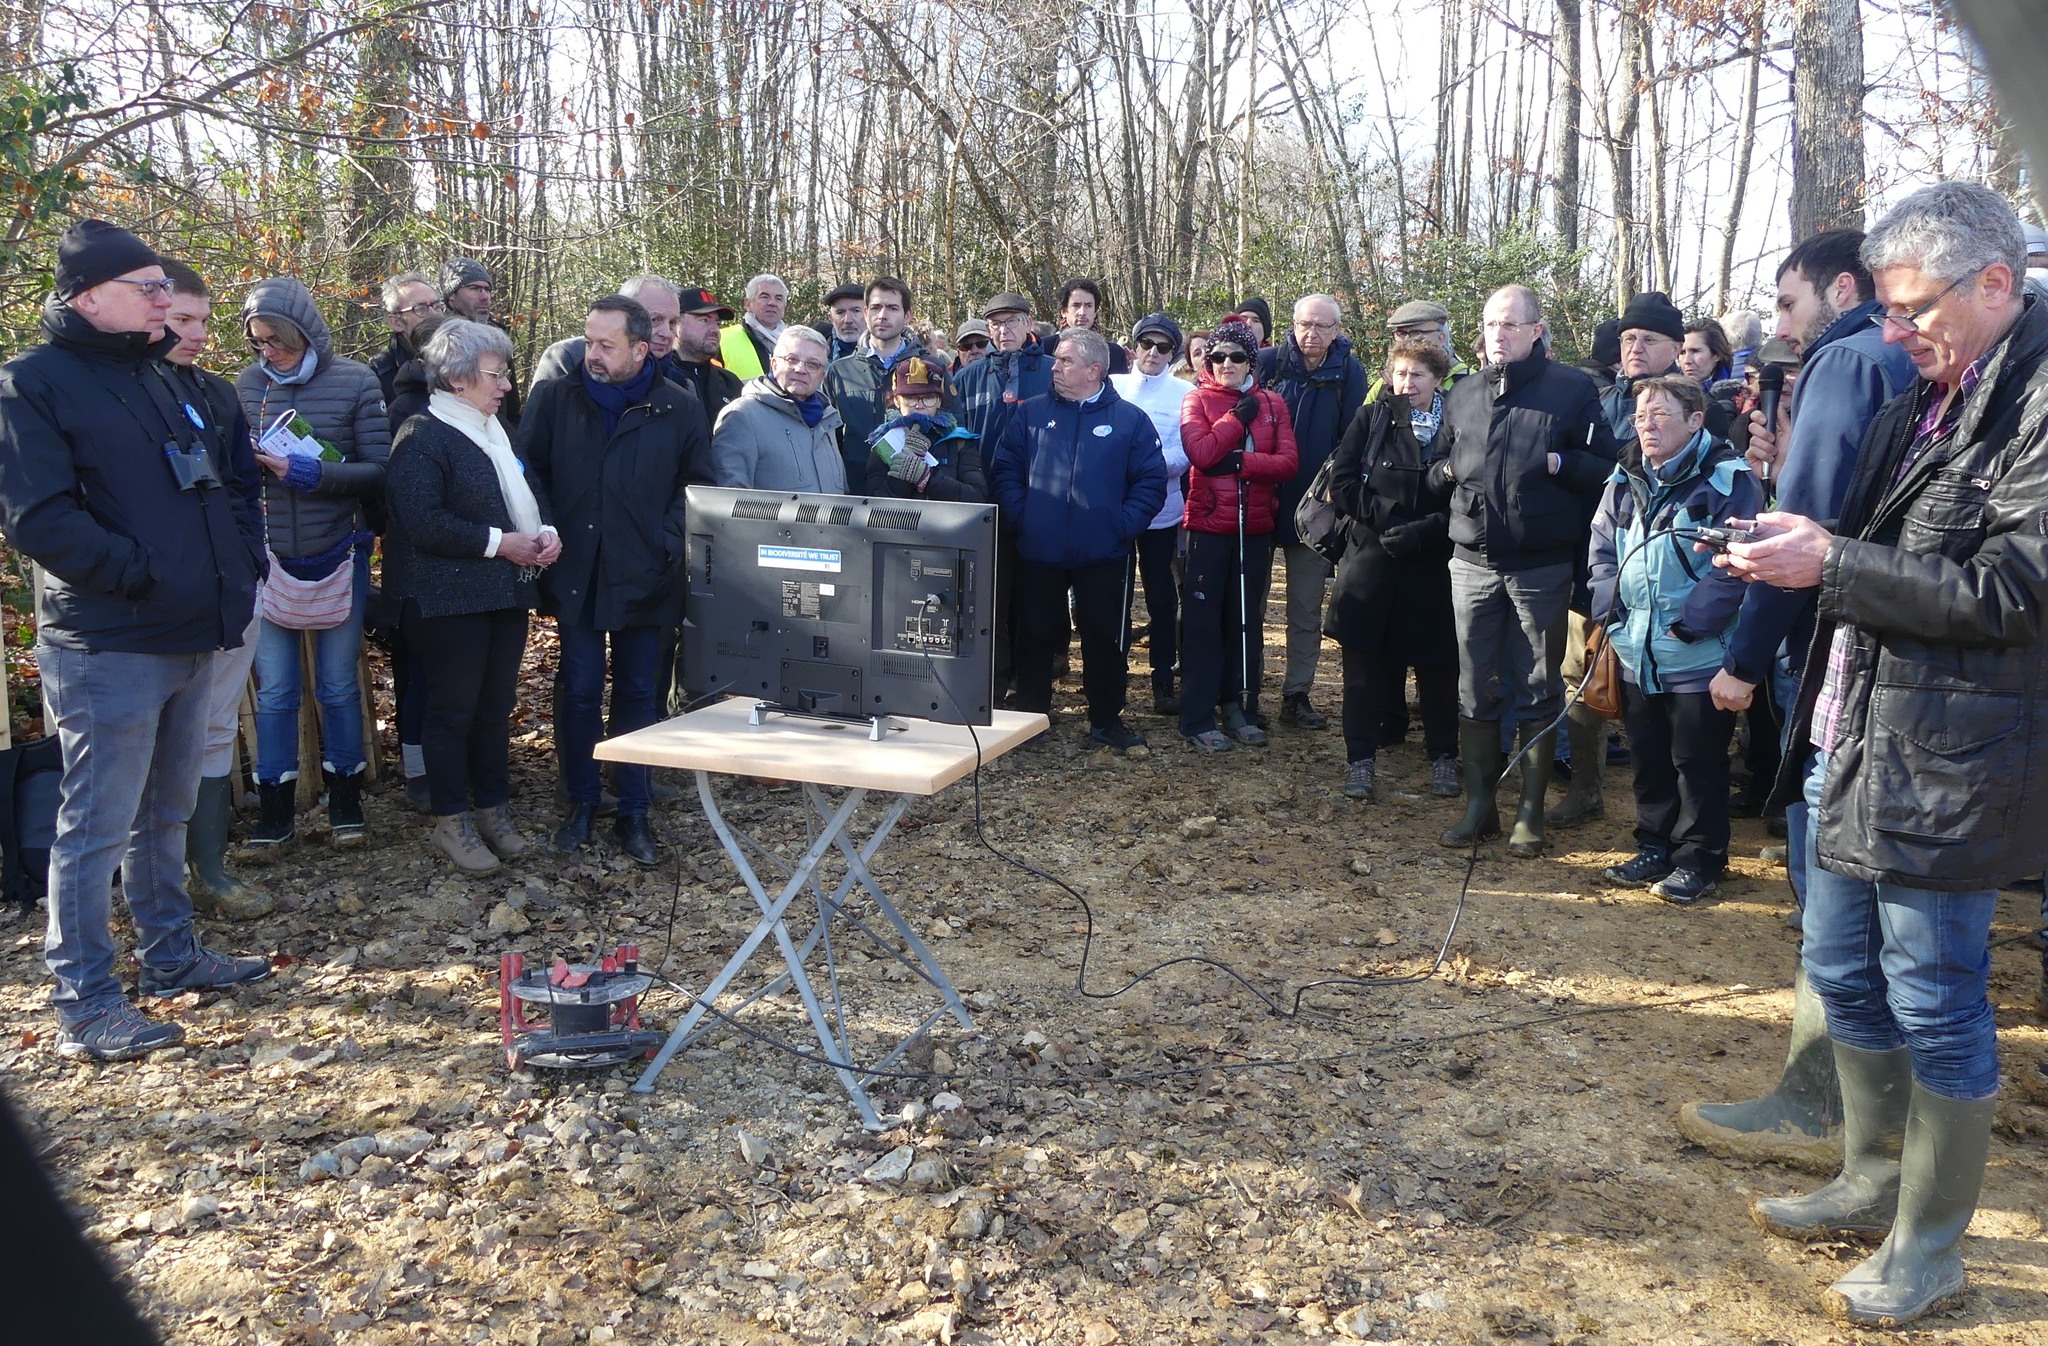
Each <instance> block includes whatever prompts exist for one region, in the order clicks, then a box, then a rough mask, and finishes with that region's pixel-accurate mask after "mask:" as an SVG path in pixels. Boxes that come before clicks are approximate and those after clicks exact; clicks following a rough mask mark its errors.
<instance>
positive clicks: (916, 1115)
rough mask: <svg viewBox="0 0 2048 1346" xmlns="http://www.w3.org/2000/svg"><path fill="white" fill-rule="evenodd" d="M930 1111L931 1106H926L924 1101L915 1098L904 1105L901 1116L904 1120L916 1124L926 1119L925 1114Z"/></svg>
mask: <svg viewBox="0 0 2048 1346" xmlns="http://www.w3.org/2000/svg"><path fill="white" fill-rule="evenodd" d="M930 1111H931V1109H930V1108H928V1107H926V1106H925V1105H924V1104H923V1103H920V1102H919V1101H918V1100H916V1099H914V1098H913V1099H911V1100H910V1101H909V1102H908V1103H905V1104H904V1105H903V1111H902V1113H901V1116H902V1118H903V1120H904V1121H906V1122H909V1123H910V1124H911V1125H912V1126H915V1125H917V1124H918V1123H919V1122H921V1121H923V1120H924V1119H925V1115H926V1114H927V1113H929V1112H930Z"/></svg>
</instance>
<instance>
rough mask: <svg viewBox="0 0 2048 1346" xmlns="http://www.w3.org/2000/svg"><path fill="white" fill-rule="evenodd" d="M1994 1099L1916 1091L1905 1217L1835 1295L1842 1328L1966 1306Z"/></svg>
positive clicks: (1903, 1166) (1833, 1306)
mask: <svg viewBox="0 0 2048 1346" xmlns="http://www.w3.org/2000/svg"><path fill="white" fill-rule="evenodd" d="M1997 1104H1998V1100H1997V1099H1995V1098H1971V1099H1958V1098H1944V1097H1942V1096H1941V1095H1940V1094H1936V1093H1930V1092H1929V1091H1928V1090H1926V1089H1924V1088H1922V1087H1921V1086H1920V1085H1919V1084H1915V1085H1914V1086H1913V1088H1912V1103H1911V1105H1910V1107H1909V1108H1908V1111H1907V1113H1906V1139H1905V1149H1904V1152H1903V1154H1902V1155H1901V1157H1900V1163H1899V1194H1898V1202H1899V1205H1898V1217H1897V1218H1896V1219H1895V1220H1894V1221H1893V1222H1892V1231H1891V1233H1890V1234H1889V1235H1888V1236H1886V1238H1885V1241H1884V1242H1883V1243H1882V1244H1880V1245H1879V1246H1878V1250H1877V1251H1876V1252H1874V1253H1872V1254H1871V1255H1870V1256H1869V1257H1867V1258H1865V1259H1864V1260H1863V1261H1862V1262H1861V1263H1859V1264H1858V1265H1857V1267H1856V1269H1855V1270H1853V1271H1851V1272H1850V1273H1849V1274H1848V1275H1846V1276H1844V1277H1842V1279H1840V1280H1838V1281H1836V1282H1835V1283H1834V1284H1833V1285H1831V1286H1829V1287H1828V1290H1827V1293H1826V1294H1825V1295H1823V1296H1821V1306H1822V1307H1823V1308H1825V1309H1826V1310H1827V1311H1828V1315H1829V1316H1830V1317H1833V1318H1839V1319H1841V1320H1842V1321H1843V1322H1848V1323H1861V1324H1863V1325H1864V1326H1867V1327H1897V1326H1899V1325H1900V1324H1901V1323H1910V1322H1912V1321H1913V1320H1914V1319H1916V1318H1921V1317H1925V1316H1926V1315H1927V1314H1929V1313H1932V1312H1933V1311H1934V1310H1936V1309H1939V1308H1946V1307H1947V1306H1949V1305H1950V1304H1953V1303H1956V1302H1957V1301H1959V1300H1960V1299H1961V1298H1962V1293H1963V1279H1964V1278H1963V1251H1962V1243H1963V1231H1964V1230H1965V1229H1967V1228H1969V1225H1970V1216H1971V1214H1972V1213H1974V1212H1975V1211H1976V1209H1977V1197H1978V1195H1979V1194H1980V1193H1981V1192H1982V1191H1983V1189H1984V1162H1985V1159H1986V1158H1987V1157H1988V1156H1989V1154H1990V1151H1991V1117H1992V1113H1993V1112H1994V1111H1995V1110H1996V1108H1997Z"/></svg>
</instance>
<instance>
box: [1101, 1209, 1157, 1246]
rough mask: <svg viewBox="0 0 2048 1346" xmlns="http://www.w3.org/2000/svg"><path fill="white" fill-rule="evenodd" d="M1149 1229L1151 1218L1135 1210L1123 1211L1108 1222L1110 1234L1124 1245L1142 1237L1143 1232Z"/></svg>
mask: <svg viewBox="0 0 2048 1346" xmlns="http://www.w3.org/2000/svg"><path fill="white" fill-rule="evenodd" d="M1151 1227H1152V1220H1151V1217H1150V1216H1148V1215H1146V1214H1145V1212H1144V1211H1142V1210H1138V1209H1136V1208H1133V1209H1131V1210H1127V1211H1125V1212H1124V1213H1123V1214H1121V1215H1119V1216H1117V1217H1116V1218H1115V1219H1113V1220H1111V1221H1110V1222H1109V1228H1110V1232H1111V1233H1113V1234H1115V1235H1116V1237H1117V1241H1118V1242H1120V1243H1126V1244H1128V1243H1134V1242H1136V1241H1137V1240H1138V1239H1140V1238H1142V1237H1144V1234H1145V1231H1146V1230H1147V1229H1149V1228H1151Z"/></svg>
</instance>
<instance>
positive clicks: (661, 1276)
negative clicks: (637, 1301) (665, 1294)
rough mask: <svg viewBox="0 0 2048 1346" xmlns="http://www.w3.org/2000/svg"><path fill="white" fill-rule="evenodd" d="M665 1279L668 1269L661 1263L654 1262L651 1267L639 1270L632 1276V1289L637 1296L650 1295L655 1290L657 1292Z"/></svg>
mask: <svg viewBox="0 0 2048 1346" xmlns="http://www.w3.org/2000/svg"><path fill="white" fill-rule="evenodd" d="M667 1279H668V1268H667V1267H666V1266H664V1265H663V1264H662V1263H660V1262H656V1263H655V1264H654V1265H652V1266H645V1267H642V1268H640V1270H639V1271H638V1272H637V1273H635V1274H634V1276H633V1289H634V1290H635V1291H636V1292H637V1293H639V1294H643V1295H651V1294H653V1293H654V1292H655V1291H656V1290H659V1289H660V1288H661V1283H662V1282H663V1281H665V1280H667Z"/></svg>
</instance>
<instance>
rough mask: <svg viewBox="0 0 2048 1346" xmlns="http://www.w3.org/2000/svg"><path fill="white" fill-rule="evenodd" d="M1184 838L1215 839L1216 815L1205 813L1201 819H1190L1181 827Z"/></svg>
mask: <svg viewBox="0 0 2048 1346" xmlns="http://www.w3.org/2000/svg"><path fill="white" fill-rule="evenodd" d="M1180 834H1181V835H1182V836H1184V837H1213V836H1215V835H1216V815H1215V814H1213V813H1205V814H1203V815H1202V816H1201V817H1199V818H1189V819H1188V820H1187V821H1185V822H1183V823H1182V824H1181V825H1180Z"/></svg>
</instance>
